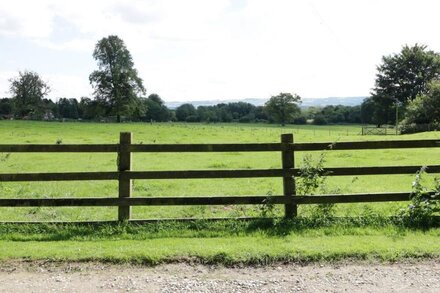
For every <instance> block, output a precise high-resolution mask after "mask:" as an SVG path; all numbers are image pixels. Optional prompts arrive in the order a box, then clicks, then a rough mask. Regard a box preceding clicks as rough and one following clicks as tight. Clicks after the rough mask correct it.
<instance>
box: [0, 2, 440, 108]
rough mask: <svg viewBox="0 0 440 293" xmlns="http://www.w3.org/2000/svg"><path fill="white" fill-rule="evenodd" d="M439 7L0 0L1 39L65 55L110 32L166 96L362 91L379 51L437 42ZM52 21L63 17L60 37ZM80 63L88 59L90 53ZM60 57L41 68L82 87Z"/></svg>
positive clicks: (74, 90)
mask: <svg viewBox="0 0 440 293" xmlns="http://www.w3.org/2000/svg"><path fill="white" fill-rule="evenodd" d="M439 6H440V5H438V4H437V2H436V1H434V0H432V1H431V0H420V1H417V2H414V1H397V0H389V1H379V0H375V1H374V0H370V1H367V0H359V1H349V0H335V1H326V0H303V1H290V0H273V1H266V0H248V1H234V0H212V1H205V0H188V1H179V0H175V1H173V0H162V1H161V0H148V1H141V0H136V1H118V0H95V1H82V0H81V1H79V0H77V1H56V0H40V1H24V0H13V1H12V0H3V1H2V5H1V6H0V41H1V36H5V37H6V36H8V37H11V36H13V37H15V38H21V39H24V40H31V41H32V42H34V44H35V45H36V46H39V47H44V48H46V49H47V50H48V52H50V51H51V50H58V51H62V52H65V54H66V58H69V56H71V54H76V53H75V52H83V53H84V52H91V51H92V49H93V46H94V44H95V43H96V41H97V40H98V39H100V38H101V37H104V36H107V35H109V34H117V35H119V36H120V37H121V38H122V39H123V40H124V41H125V42H126V45H127V47H128V48H129V50H130V51H131V52H132V54H133V57H134V61H135V64H136V67H137V68H138V69H139V72H140V74H141V77H142V78H143V79H144V81H145V84H146V87H147V89H148V90H149V92H150V93H151V92H153V91H154V92H158V93H159V94H161V95H162V97H163V98H165V99H167V100H185V99H189V100H193V99H211V98H213V99H230V98H247V97H260V98H265V97H268V96H270V95H272V94H275V93H278V92H280V91H293V92H297V93H298V94H300V95H301V96H306V97H318V96H322V97H325V96H353V95H367V94H368V93H369V90H370V88H371V87H372V86H373V83H374V74H375V66H376V65H377V64H378V63H379V62H380V59H381V56H382V55H385V54H390V53H392V52H397V51H398V50H400V47H401V46H402V45H403V44H406V43H408V44H413V43H415V42H419V43H425V44H428V45H429V46H430V48H432V49H434V50H437V51H439V50H440V39H439V38H438V37H437V35H438V34H437V31H436V30H437V16H436V11H438V7H439ZM23 7H26V9H23ZM60 20H62V21H63V20H64V21H65V22H67V23H68V24H69V26H70V27H69V36H68V35H67V34H66V35H65V38H62V39H61V38H59V37H57V34H56V33H57V29H59V21H60ZM59 33H61V34H63V31H61V32H59ZM70 34H72V35H71V36H70ZM48 55H50V53H48ZM0 58H1V57H0ZM19 58H20V56H17V60H18V59H19ZM0 61H1V59H0ZM48 62H50V58H49V57H48ZM87 62H90V64H94V61H93V59H92V57H91V56H90V57H89V61H87ZM59 66H60V71H59V73H58V74H57V73H56V72H53V71H47V73H48V74H51V76H52V78H53V80H54V81H55V83H56V84H57V88H60V89H59V91H60V95H62V96H68V95H72V96H74V97H78V96H80V95H86V94H89V93H90V91H91V89H90V87H89V86H88V79H87V77H88V74H89V73H90V72H87V71H86V70H89V69H90V67H89V68H85V69H84V72H82V73H81V74H78V75H72V74H70V73H69V71H68V69H66V68H63V64H59ZM20 67H21V68H26V64H22V65H20ZM76 71H78V70H76ZM57 75H59V76H60V77H59V78H57V77H56V76H57ZM0 78H1V77H0ZM56 80H58V81H56ZM62 80H63V81H62ZM68 80H71V83H69V82H68ZM2 84H4V81H3V82H2V81H0V90H2V88H3V87H4V86H2ZM71 85H75V86H71ZM62 92H64V93H66V94H61V93H62ZM67 93H68V94H67Z"/></svg>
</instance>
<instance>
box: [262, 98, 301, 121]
mask: <svg viewBox="0 0 440 293" xmlns="http://www.w3.org/2000/svg"><path fill="white" fill-rule="evenodd" d="M300 103H301V97H300V96H298V95H297V94H293V95H292V94H290V93H280V94H279V95H277V96H272V97H271V98H270V100H269V101H267V102H266V104H265V105H264V106H265V112H266V114H267V115H268V116H269V117H270V118H271V119H272V120H274V121H275V122H277V123H280V124H281V125H282V126H284V125H286V123H289V122H291V121H292V120H293V119H294V118H295V116H297V115H298V114H299V113H300V112H301V110H300V108H299V106H298V104H300Z"/></svg>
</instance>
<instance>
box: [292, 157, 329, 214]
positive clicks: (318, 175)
mask: <svg viewBox="0 0 440 293" xmlns="http://www.w3.org/2000/svg"><path fill="white" fill-rule="evenodd" d="M325 156H326V153H325V152H322V153H321V154H320V156H319V157H318V159H317V160H316V162H315V161H314V160H313V158H312V156H311V155H305V156H304V157H303V160H302V165H301V168H300V171H299V177H297V178H296V190H297V194H298V195H314V194H316V193H317V192H318V191H321V192H325V191H326V190H327V187H326V180H327V177H326V176H325V175H326V174H325V170H324V163H325ZM333 216H334V204H317V205H316V206H314V208H313V210H312V217H314V218H315V219H318V220H321V221H326V220H329V219H331V218H332V217H333Z"/></svg>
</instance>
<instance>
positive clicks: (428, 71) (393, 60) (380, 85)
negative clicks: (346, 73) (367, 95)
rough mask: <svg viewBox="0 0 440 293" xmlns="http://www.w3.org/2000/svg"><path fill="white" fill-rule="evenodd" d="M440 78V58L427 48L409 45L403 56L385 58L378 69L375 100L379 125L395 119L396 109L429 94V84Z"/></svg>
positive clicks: (396, 55) (406, 46)
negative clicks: (419, 96)
mask: <svg viewBox="0 0 440 293" xmlns="http://www.w3.org/2000/svg"><path fill="white" fill-rule="evenodd" d="M439 77H440V56H439V54H438V53H436V52H434V51H431V50H428V49H427V46H425V45H418V44H415V45H414V46H408V45H405V46H404V47H403V48H402V50H401V51H400V53H398V54H392V55H389V56H384V57H383V58H382V64H380V65H379V66H377V74H376V82H375V87H374V88H373V92H372V99H373V100H374V102H375V104H376V111H375V112H376V113H375V117H376V118H375V120H376V122H377V123H378V124H381V123H387V122H390V121H392V120H394V119H395V114H394V111H395V106H396V105H398V104H401V105H403V106H404V107H405V106H406V105H407V104H408V102H409V101H411V100H414V99H415V98H416V97H417V95H419V94H424V93H426V90H427V86H428V83H429V82H430V81H431V80H432V79H434V78H439Z"/></svg>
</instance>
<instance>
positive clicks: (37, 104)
mask: <svg viewBox="0 0 440 293" xmlns="http://www.w3.org/2000/svg"><path fill="white" fill-rule="evenodd" d="M9 81H10V83H11V85H10V87H9V91H10V93H11V95H12V101H13V105H14V107H13V109H14V114H15V116H17V117H20V118H23V117H28V116H42V114H43V113H41V111H42V110H43V108H44V107H43V98H44V97H45V96H46V95H47V94H48V93H49V92H50V87H49V85H48V84H47V83H46V82H44V81H43V80H42V79H41V77H40V75H39V74H38V73H36V72H32V71H24V72H21V71H20V72H19V73H18V77H15V78H12V79H10V80H9Z"/></svg>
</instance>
